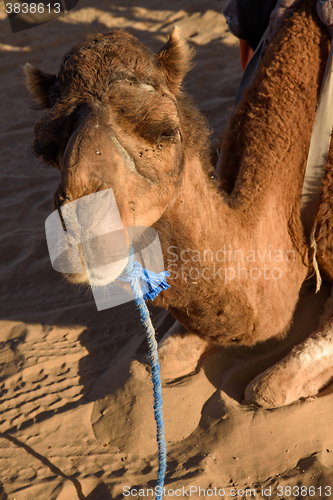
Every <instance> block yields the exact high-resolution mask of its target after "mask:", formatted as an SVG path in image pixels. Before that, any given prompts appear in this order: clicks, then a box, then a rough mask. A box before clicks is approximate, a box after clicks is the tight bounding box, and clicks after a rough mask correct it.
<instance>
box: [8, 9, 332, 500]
mask: <svg viewBox="0 0 333 500" xmlns="http://www.w3.org/2000/svg"><path fill="white" fill-rule="evenodd" d="M133 4H134V5H133ZM138 4H139V5H138ZM225 4H226V1H225V0H222V1H218V0H205V1H201V2H197V1H193V0H170V1H169V2H167V3H166V4H162V3H161V2H157V1H156V0H143V1H141V2H138V3H136V2H133V1H132V0H122V1H121V2H120V1H119V2H110V1H107V0H95V1H94V2H92V1H91V0H80V2H79V4H78V5H77V7H75V9H74V10H73V11H71V12H70V13H68V14H67V15H66V16H63V17H61V18H58V19H56V20H54V21H51V22H49V23H46V24H44V25H41V26H39V27H35V28H32V29H30V30H27V31H22V32H19V33H15V34H13V33H12V32H11V29H10V24H9V21H8V19H7V18H6V14H5V6H4V3H3V2H1V4H0V48H1V65H0V72H1V80H0V90H1V114H0V127H1V129H0V131H1V135H0V140H1V183H0V188H1V198H0V220H1V233H2V238H1V258H0V277H1V286H0V294H1V300H0V303H1V317H0V320H1V321H0V383H1V403H0V411H1V416H0V499H1V500H35V499H38V500H76V499H79V500H81V499H87V500H111V499H113V500H116V499H117V500H118V499H121V498H126V496H124V494H125V495H127V492H128V491H129V489H130V488H135V489H136V490H137V494H140V495H141V496H142V494H143V493H145V494H146V493H147V492H146V491H141V492H140V491H139V490H140V489H145V488H152V487H154V485H155V482H156V477H157V458H156V448H157V447H156V441H155V424H154V419H153V409H152V398H153V396H152V385H151V380H150V377H149V373H148V371H147V370H146V364H145V355H146V343H145V335H144V332H143V329H142V327H141V324H140V319H139V314H138V312H137V311H136V309H135V307H134V304H133V303H129V304H124V305H122V306H119V307H116V308H113V309H108V310H105V311H101V312H98V311H97V309H96V306H95V303H94V300H93V297H92V294H91V293H90V291H89V290H87V289H85V288H81V289H79V288H75V287H72V286H70V285H69V284H68V283H66V282H65V281H64V279H63V278H62V277H61V275H60V274H58V273H57V272H56V271H54V270H53V269H52V267H51V263H50V259H49V256H48V250H47V245H46V239H45V232H44V222H45V219H46V218H47V216H48V215H49V214H50V213H51V211H52V202H51V200H52V194H53V192H54V190H55V188H56V186H57V184H58V181H59V172H57V171H53V170H52V169H51V168H46V169H44V170H43V169H42V166H41V164H40V163H39V162H38V161H37V160H35V159H34V158H33V157H31V155H29V146H30V144H31V141H32V135H33V132H32V128H33V124H34V122H35V120H36V119H37V118H38V117H39V116H41V112H40V111H34V110H32V109H31V108H29V103H30V101H29V96H28V93H27V91H26V90H25V88H24V85H23V77H22V66H23V65H24V64H25V63H26V62H29V63H31V64H33V65H36V66H38V67H40V68H41V69H42V70H44V71H46V72H56V71H57V68H58V66H59V63H60V61H61V57H62V55H63V53H64V52H65V50H67V49H68V48H70V47H71V46H72V45H73V44H74V43H76V42H77V41H78V40H80V39H81V38H82V36H83V35H84V34H85V33H87V32H92V31H93V32H95V31H100V30H107V29H112V28H125V29H128V30H129V31H130V32H131V33H133V34H134V35H135V36H137V37H138V38H139V39H140V40H141V41H143V42H144V43H146V44H147V45H149V46H150V47H152V48H153V49H155V50H158V49H159V48H160V47H161V46H162V45H163V44H164V42H165V40H166V36H167V34H168V33H169V32H170V30H171V29H172V27H173V26H174V25H175V24H177V25H178V26H179V27H180V28H181V29H182V34H183V36H184V37H186V38H187V39H189V40H190V41H191V43H192V45H193V47H195V49H196V59H195V61H196V65H195V67H194V69H193V70H192V71H191V73H190V74H189V76H188V77H187V79H186V89H187V90H188V92H189V93H190V94H191V95H192V96H193V98H194V99H195V101H196V102H197V103H198V106H199V107H200V109H201V110H202V112H203V113H204V114H205V115H206V116H207V118H208V120H209V123H210V126H211V128H212V141H216V140H217V139H218V138H219V137H221V135H222V133H223V129H224V128H225V127H226V125H227V121H228V117H229V116H230V113H231V112H232V106H233V101H234V97H235V94H236V92H237V87H238V84H239V81H240V78H241V73H242V70H241V66H240V61H239V49H238V41H237V40H236V39H235V38H234V37H233V36H232V35H231V33H230V32H229V31H228V28H227V25H226V22H225V19H224V17H223V15H222V14H221V10H222V9H223V7H224V6H225ZM161 5H163V7H162V6H161ZM329 294H330V286H329V285H328V284H325V285H324V287H323V288H322V291H321V292H320V294H317V295H315V294H314V284H313V283H312V282H309V283H308V284H307V285H306V287H305V288H304V290H303V292H302V297H301V301H300V304H299V307H298V309H297V311H296V314H295V320H294V327H293V328H292V331H291V332H290V334H289V335H288V337H287V339H286V340H285V341H283V342H282V343H279V342H277V341H274V340H273V341H269V342H267V343H265V344H262V345H259V346H256V347H255V348H253V349H251V348H232V349H230V348H229V349H219V350H217V351H216V352H214V353H212V354H211V355H209V356H207V357H206V358H205V359H203V361H202V362H201V364H200V367H199V369H198V370H197V372H196V373H195V374H193V375H191V376H189V377H185V378H183V379H182V380H180V381H178V382H174V383H168V384H165V385H164V387H163V409H164V416H165V425H166V440H167V445H168V469H167V474H166V484H165V485H166V498H171V497H175V496H178V497H180V498H188V497H190V495H191V498H196V499H197V498H211V497H212V498H223V496H221V495H222V494H223V492H222V489H224V490H225V498H227V497H232V498H237V499H243V498H253V497H256V498H260V499H277V498H284V499H296V498H297V499H300V498H305V497H306V498H316V499H319V498H333V493H332V495H331V494H330V489H329V488H330V487H332V488H333V431H332V423H331V412H332V408H333V394H332V387H328V388H326V389H325V390H324V391H322V393H321V394H320V395H319V397H317V398H312V399H311V400H307V401H300V402H297V403H295V404H293V405H290V406H288V407H285V408H280V409H273V410H264V409H260V408H255V407H252V406H250V405H244V404H242V399H243V394H244V389H245V387H246V385H247V383H248V382H249V381H250V380H251V379H252V378H253V377H254V376H255V375H256V374H257V373H259V372H261V371H263V370H264V369H265V368H267V367H268V366H270V365H271V364H273V363H274V362H275V361H277V360H278V359H280V358H282V357H283V356H284V355H285V354H286V353H287V352H288V350H289V349H290V348H291V346H292V345H294V344H295V343H297V342H299V341H300V340H301V339H303V338H304V337H306V335H308V334H309V333H310V332H311V331H313V329H314V328H315V327H316V325H317V324H318V321H319V317H320V315H321V314H322V312H323V308H324V304H325V301H326V299H327V298H328V296H329ZM152 315H153V319H154V324H155V327H156V330H157V334H158V338H161V336H162V335H163V333H165V331H166V330H167V329H168V327H169V326H170V325H171V324H172V318H171V317H170V315H169V314H168V313H167V312H166V311H161V310H157V309H154V310H153V309H152ZM301 486H303V490H301ZM310 486H311V487H312V489H309V488H310ZM288 487H290V488H288ZM297 487H299V490H297ZM183 488H184V490H183ZM199 488H201V490H200V491H199ZM304 488H305V489H304ZM246 489H247V492H246V491H245V490H246ZM133 494H135V491H134V490H133ZM146 497H147V496H146ZM148 498H153V496H152V493H151V491H150V492H148Z"/></svg>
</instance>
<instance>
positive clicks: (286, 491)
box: [276, 486, 332, 498]
mask: <svg viewBox="0 0 333 500" xmlns="http://www.w3.org/2000/svg"><path fill="white" fill-rule="evenodd" d="M276 489H277V496H278V497H282V496H284V497H291V496H298V497H299V496H301V497H304V498H306V497H315V496H316V498H323V497H327V498H330V497H331V494H332V488H331V486H277V488H276ZM317 495H319V496H317Z"/></svg>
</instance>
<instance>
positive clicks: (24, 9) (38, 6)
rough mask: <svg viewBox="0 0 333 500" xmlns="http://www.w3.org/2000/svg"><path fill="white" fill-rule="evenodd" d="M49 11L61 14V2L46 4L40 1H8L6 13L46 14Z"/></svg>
mask: <svg viewBox="0 0 333 500" xmlns="http://www.w3.org/2000/svg"><path fill="white" fill-rule="evenodd" d="M44 12H47V13H49V14H51V12H53V13H54V14H60V12H61V5H60V3H55V4H54V5H51V4H50V3H48V4H46V5H45V4H44V3H42V2H39V3H31V4H28V3H22V4H21V3H6V13H7V14H20V13H22V14H28V13H29V14H44Z"/></svg>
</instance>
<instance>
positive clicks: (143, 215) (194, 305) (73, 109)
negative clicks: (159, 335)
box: [25, 0, 333, 407]
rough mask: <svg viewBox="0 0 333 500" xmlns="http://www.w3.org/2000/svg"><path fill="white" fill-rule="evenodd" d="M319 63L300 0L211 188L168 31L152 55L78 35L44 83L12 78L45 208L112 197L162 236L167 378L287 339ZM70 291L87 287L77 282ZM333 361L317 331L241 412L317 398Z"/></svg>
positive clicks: (326, 255) (234, 124)
mask: <svg viewBox="0 0 333 500" xmlns="http://www.w3.org/2000/svg"><path fill="white" fill-rule="evenodd" d="M328 51H329V37H328V34H327V32H326V31H325V28H324V27H323V25H322V23H321V22H320V21H319V19H318V16H317V14H316V11H315V9H314V6H313V4H312V2H311V1H310V0H306V1H304V2H301V3H300V4H299V5H298V7H297V9H296V10H295V12H294V13H293V15H292V16H291V17H290V18H288V19H287V20H286V21H285V23H284V24H283V26H282V27H281V29H280V30H279V31H278V33H277V34H276V35H275V36H274V39H273V40H272V42H271V43H270V44H269V46H268V47H267V49H266V52H265V54H264V56H263V60H262V62H261V65H260V67H259V70H258V72H257V74H256V75H255V78H254V80H253V82H252V84H251V86H250V88H249V89H248V90H247V91H246V92H245V94H244V97H243V99H242V101H241V102H240V104H239V106H238V108H237V109H236V110H235V112H234V113H233V115H232V117H231V119H230V123H229V126H228V130H227V132H226V134H225V137H224V140H223V144H222V154H221V158H222V162H221V169H220V177H219V179H218V180H217V181H216V180H214V179H213V175H212V174H213V167H212V165H211V163H210V145H209V140H208V138H209V129H208V126H207V123H206V120H205V119H204V118H203V116H202V115H201V114H200V112H199V111H198V109H197V108H196V107H195V105H194V104H193V102H192V101H191V99H190V98H189V96H188V95H187V94H186V93H185V91H184V90H183V88H182V82H183V79H184V77H185V75H186V73H187V72H188V71H189V70H190V68H191V65H192V58H193V54H192V50H191V49H190V47H189V45H188V44H187V42H185V41H184V40H183V39H182V38H181V37H180V34H179V31H178V29H174V31H173V32H172V33H171V35H170V37H169V39H168V41H167V43H166V45H165V46H164V47H163V48H162V49H161V50H160V52H159V53H158V54H155V53H153V52H152V51H151V50H150V49H148V48H146V47H145V46H144V45H143V44H141V43H140V42H139V41H138V40H137V39H136V38H135V37H133V36H132V35H130V34H129V33H127V32H125V31H122V30H119V31H111V32H109V33H107V34H93V35H88V36H87V37H86V39H85V40H84V41H82V42H81V43H78V44H77V45H76V46H75V47H74V48H73V49H72V50H70V51H69V52H68V53H66V54H65V56H64V59H63V62H62V64H61V67H60V70H59V72H58V74H57V75H51V74H46V73H44V72H42V71H40V70H39V69H37V68H35V67H33V66H31V65H29V64H27V65H26V67H25V73H26V79H27V86H28V89H29V90H30V91H31V93H32V95H33V96H34V98H35V99H36V100H37V102H38V103H39V105H40V108H41V109H44V110H45V114H44V115H43V116H42V118H40V119H39V120H38V121H37V122H36V124H35V126H34V141H33V150H34V153H35V155H36V156H37V157H40V158H42V160H43V161H44V162H45V163H46V164H48V165H51V166H52V167H54V168H57V169H58V170H59V171H60V176H61V180H60V183H59V185H58V187H57V190H56V192H55V194H54V198H53V203H54V209H59V208H60V207H61V206H62V205H64V204H66V203H70V202H71V201H73V200H75V199H78V198H80V197H83V196H86V195H88V194H91V193H94V192H97V191H101V190H103V189H108V188H112V190H113V192H114V195H115V198H116V200H117V205H118V209H119V212H120V216H121V219H122V222H123V225H124V226H125V227H128V226H148V227H153V228H154V229H156V231H157V232H158V234H159V238H160V241H161V246H162V250H163V257H164V262H165V268H166V269H167V270H168V271H169V272H170V277H169V279H168V282H169V284H170V285H171V287H170V288H169V289H168V290H166V291H163V292H162V293H161V294H160V295H159V296H158V297H157V298H156V299H155V301H154V305H157V306H158V307H162V308H167V309H169V310H170V311H171V313H172V315H173V316H174V318H175V319H176V320H177V322H176V323H175V325H174V327H173V328H172V329H171V331H170V332H169V333H170V334H168V335H167V336H166V338H165V339H163V340H162V342H161V345H160V358H161V363H162V371H163V369H164V370H165V377H166V378H168V376H170V377H172V376H173V377H175V376H183V375H184V374H186V373H189V372H191V370H193V369H194V368H195V366H196V365H197V363H198V361H199V359H200V357H201V356H202V355H203V354H204V353H205V352H207V351H209V349H210V348H211V346H212V345H224V346H225V345H233V344H238V345H246V346H251V345H254V344H256V343H258V342H263V341H265V340H266V339H268V338H271V337H275V338H277V339H281V340H282V339H283V338H284V337H285V336H286V334H287V332H288V329H289V327H290V324H291V322H292V318H293V313H294V310H295V307H296V304H297V302H298V299H299V293H300V289H301V286H302V284H303V282H304V281H305V280H306V279H307V277H308V276H309V275H311V273H312V271H313V269H312V264H311V258H310V254H309V242H308V240H307V238H306V235H305V233H304V229H303V225H302V222H301V218H300V198H301V190H302V184H303V177H304V170H305V165H306V159H307V152H308V149H309V144H310V138H311V131H312V127H313V122H314V116H315V109H316V102H317V99H318V94H319V89H320V83H321V80H322V77H323V73H324V69H325V63H326V60H327V57H328ZM332 162H333V150H331V151H330V153H329V158H328V162H327V165H326V171H325V176H324V181H323V185H322V192H321V199H320V205H319V209H318V213H317V218H316V222H317V229H316V235H315V236H316V242H317V259H318V263H319V266H320V269H321V272H322V273H323V274H324V275H325V276H326V277H327V278H328V279H331V280H332V279H333V265H332V264H333V251H332V250H333V239H332V237H331V234H333V232H332V224H333V218H332V217H331V214H332V210H333V198H332V197H331V196H330V193H331V190H332V186H333V182H332V181H333V179H332V167H331V165H332V164H333V163H332ZM121 272H122V269H121V268H119V270H118V274H120V273H121ZM68 279H70V281H71V282H74V283H82V282H86V281H87V277H86V275H85V274H84V273H82V274H71V275H70V276H69V277H68ZM112 279H113V278H112ZM332 354H333V319H332V318H330V319H328V320H327V321H326V323H324V324H323V325H322V326H321V327H320V328H319V329H318V330H317V331H316V332H314V333H313V334H312V335H311V336H310V337H309V338H308V339H307V340H305V341H304V342H303V343H302V344H300V345H298V346H296V347H295V348H294V349H293V350H292V351H291V352H290V354H288V355H287V356H286V357H285V358H284V359H283V360H282V361H280V362H279V363H277V364H276V365H274V366H273V367H271V368H269V369H268V370H266V371H265V372H264V373H262V374H260V375H259V376H258V377H256V379H254V380H253V381H252V382H251V383H250V384H249V386H248V387H247V389H246V391H245V401H246V402H251V403H255V404H257V405H261V406H264V407H276V406H282V405H286V404H290V403H292V402H294V401H296V400H298V399H300V398H306V397H309V396H313V395H315V394H317V393H318V391H319V390H320V389H321V388H322V387H324V386H325V385H327V384H328V383H329V382H330V381H331V379H332V378H333V362H332ZM168 366H171V369H170V370H169V371H168ZM175 367H177V370H176V373H175V372H173V370H175Z"/></svg>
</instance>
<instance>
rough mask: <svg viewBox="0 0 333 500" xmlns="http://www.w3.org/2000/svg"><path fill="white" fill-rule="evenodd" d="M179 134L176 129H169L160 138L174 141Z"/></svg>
mask: <svg viewBox="0 0 333 500" xmlns="http://www.w3.org/2000/svg"><path fill="white" fill-rule="evenodd" d="M176 134H177V130H176V129H174V128H168V129H166V130H164V131H163V132H162V133H161V135H160V137H159V140H163V139H164V140H170V139H173V138H174V137H175V136H176Z"/></svg>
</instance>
